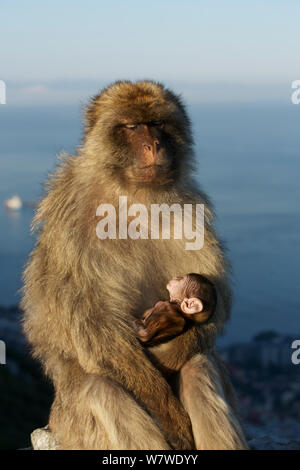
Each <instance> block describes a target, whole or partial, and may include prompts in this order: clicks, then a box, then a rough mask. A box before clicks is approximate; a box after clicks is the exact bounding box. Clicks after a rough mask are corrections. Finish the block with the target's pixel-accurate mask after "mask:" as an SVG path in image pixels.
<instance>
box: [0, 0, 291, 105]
mask: <svg viewBox="0 0 300 470" xmlns="http://www.w3.org/2000/svg"><path fill="white" fill-rule="evenodd" d="M299 20H300V2H299V0H243V1H241V0H226V1H225V0H184V1H183V0H151V1H148V2H146V1H143V0H127V1H121V0H110V1H102V0H85V1H82V0H80V1H79V0H51V1H50V0H44V1H40V0H26V2H25V1H23V0H1V1H0V21H1V24H0V44H1V48H0V79H2V80H4V81H5V82H6V84H7V99H8V102H9V101H10V102H11V103H14V104H17V103H20V104H22V103H27V102H28V103H30V102H32V100H33V102H36V103H39V102H41V103H42V102H49V103H51V102H72V100H73V99H75V98H76V97H81V96H82V97H83V96H85V95H87V94H89V93H93V92H96V91H97V90H98V88H101V87H102V86H103V85H107V84H108V83H110V82H112V81H114V80H116V79H124V78H126V79H133V80H135V79H140V78H152V79H155V80H159V81H163V82H166V83H167V84H168V85H170V86H172V87H173V88H175V90H176V91H177V89H178V90H183V91H184V93H185V94H186V95H187V98H188V99H191V100H193V99H194V100H196V101H197V100H198V101H220V100H225V101H226V100H228V99H229V100H238V101H239V100H247V99H248V100H251V99H258V100H262V99H266V100H275V101H276V100H282V99H283V100H284V99H285V97H286V96H289V95H290V87H291V82H292V81H293V80H296V79H299V78H300V70H299V69H300V61H299V39H300V27H299Z"/></svg>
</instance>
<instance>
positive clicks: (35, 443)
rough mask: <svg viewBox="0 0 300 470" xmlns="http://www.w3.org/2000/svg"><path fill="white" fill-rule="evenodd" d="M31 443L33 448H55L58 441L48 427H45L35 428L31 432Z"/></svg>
mask: <svg viewBox="0 0 300 470" xmlns="http://www.w3.org/2000/svg"><path fill="white" fill-rule="evenodd" d="M30 438H31V444H32V447H33V449H34V450H57V449H58V443H57V442H56V440H55V437H54V436H53V434H52V432H51V431H50V429H49V428H48V427H47V426H46V427H45V428H41V429H36V430H35V431H33V432H32V433H31V436H30Z"/></svg>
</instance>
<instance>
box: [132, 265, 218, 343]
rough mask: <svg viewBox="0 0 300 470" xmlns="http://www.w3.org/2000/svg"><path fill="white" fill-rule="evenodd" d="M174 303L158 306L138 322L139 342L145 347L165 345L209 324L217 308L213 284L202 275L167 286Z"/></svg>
mask: <svg viewBox="0 0 300 470" xmlns="http://www.w3.org/2000/svg"><path fill="white" fill-rule="evenodd" d="M167 290H168V291H169V295H170V301H168V300H165V301H159V302H156V304H155V305H154V307H152V308H148V309H147V310H146V311H145V312H144V313H143V315H142V317H141V320H136V321H135V322H134V327H135V330H136V332H137V335H138V338H139V340H140V341H141V342H142V343H143V345H144V346H155V345H158V344H161V343H164V342H166V341H168V340H170V339H171V338H173V337H175V336H177V335H179V334H180V333H182V332H183V331H184V330H185V329H186V328H190V327H191V326H192V325H194V323H198V324H200V323H204V322H206V321H207V320H208V319H209V318H210V317H211V315H212V314H213V312H214V311H215V308H216V292H215V288H214V286H213V284H212V283H211V282H210V281H209V280H208V279H207V278H205V277H204V276H201V275H200V274H194V273H192V274H186V275H185V276H183V277H176V278H174V279H171V281H169V282H168V284H167Z"/></svg>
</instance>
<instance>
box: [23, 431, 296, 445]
mask: <svg viewBox="0 0 300 470" xmlns="http://www.w3.org/2000/svg"><path fill="white" fill-rule="evenodd" d="M31 443H32V447H33V449H34V450H57V449H58V443H57V441H56V440H55V438H54V436H53V434H52V433H51V431H50V430H49V428H48V427H45V428H41V429H36V430H35V431H33V433H32V434H31ZM249 447H250V449H253V450H300V442H299V441H286V440H282V441H280V442H277V441H275V440H273V439H271V438H269V437H268V436H264V437H259V438H254V439H251V440H250V441H249Z"/></svg>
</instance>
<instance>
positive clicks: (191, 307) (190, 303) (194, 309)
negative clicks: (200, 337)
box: [180, 297, 203, 315]
mask: <svg viewBox="0 0 300 470" xmlns="http://www.w3.org/2000/svg"><path fill="white" fill-rule="evenodd" d="M180 308H181V310H182V311H183V312H184V313H186V314H188V315H193V314H194V313H199V312H202V310H203V303H202V302H201V300H200V299H197V298H196V297H191V298H190V299H188V298H185V299H183V301H182V302H181V305H180Z"/></svg>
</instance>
